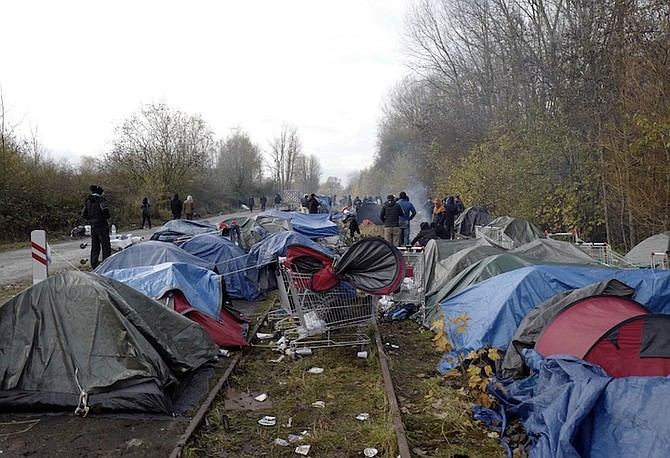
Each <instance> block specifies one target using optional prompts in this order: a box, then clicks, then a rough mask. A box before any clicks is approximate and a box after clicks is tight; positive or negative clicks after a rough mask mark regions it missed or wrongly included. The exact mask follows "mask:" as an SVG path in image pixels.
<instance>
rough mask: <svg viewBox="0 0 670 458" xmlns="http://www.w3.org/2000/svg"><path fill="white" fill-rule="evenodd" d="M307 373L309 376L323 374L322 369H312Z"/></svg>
mask: <svg viewBox="0 0 670 458" xmlns="http://www.w3.org/2000/svg"><path fill="white" fill-rule="evenodd" d="M307 372H309V373H310V374H321V373H323V367H312V368H311V369H309V370H308V371H307Z"/></svg>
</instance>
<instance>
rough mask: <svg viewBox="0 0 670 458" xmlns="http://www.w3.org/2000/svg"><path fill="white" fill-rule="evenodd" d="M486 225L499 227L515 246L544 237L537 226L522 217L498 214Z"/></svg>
mask: <svg viewBox="0 0 670 458" xmlns="http://www.w3.org/2000/svg"><path fill="white" fill-rule="evenodd" d="M487 226H489V227H499V228H501V229H502V231H503V233H504V234H505V235H506V236H507V237H509V238H510V239H512V241H513V242H514V246H515V247H517V248H518V247H520V246H521V245H524V244H526V243H530V242H532V241H533V240H537V239H539V238H543V237H544V233H543V232H542V231H541V230H540V229H539V228H538V227H537V226H535V225H534V224H533V223H531V222H529V221H527V220H525V219H522V218H513V217H511V216H500V217H498V218H496V219H494V220H493V221H491V222H490V223H489V224H487Z"/></svg>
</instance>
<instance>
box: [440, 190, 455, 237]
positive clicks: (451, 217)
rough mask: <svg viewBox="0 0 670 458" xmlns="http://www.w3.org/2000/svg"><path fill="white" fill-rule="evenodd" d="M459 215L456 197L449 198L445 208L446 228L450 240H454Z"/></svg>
mask: <svg viewBox="0 0 670 458" xmlns="http://www.w3.org/2000/svg"><path fill="white" fill-rule="evenodd" d="M457 214H458V207H457V206H456V203H455V202H454V196H449V198H448V199H447V204H446V205H445V206H444V223H443V224H444V228H445V229H446V230H447V235H448V237H447V238H448V239H453V238H454V221H455V219H456V215H457Z"/></svg>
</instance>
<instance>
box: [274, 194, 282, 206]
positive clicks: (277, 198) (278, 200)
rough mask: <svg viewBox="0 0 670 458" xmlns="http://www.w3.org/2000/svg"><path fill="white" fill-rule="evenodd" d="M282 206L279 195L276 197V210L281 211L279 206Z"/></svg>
mask: <svg viewBox="0 0 670 458" xmlns="http://www.w3.org/2000/svg"><path fill="white" fill-rule="evenodd" d="M280 204H281V196H280V195H279V193H277V195H276V196H275V209H276V210H279V205H280Z"/></svg>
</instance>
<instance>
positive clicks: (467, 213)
mask: <svg viewBox="0 0 670 458" xmlns="http://www.w3.org/2000/svg"><path fill="white" fill-rule="evenodd" d="M492 219H493V217H492V216H491V215H489V212H487V211H486V210H484V209H483V208H482V207H468V208H466V209H465V210H463V213H461V214H460V215H458V218H456V221H455V222H454V228H455V229H456V232H457V233H459V234H461V235H464V236H466V237H474V236H475V226H486V225H487V224H489V223H490V222H491V220H492Z"/></svg>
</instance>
